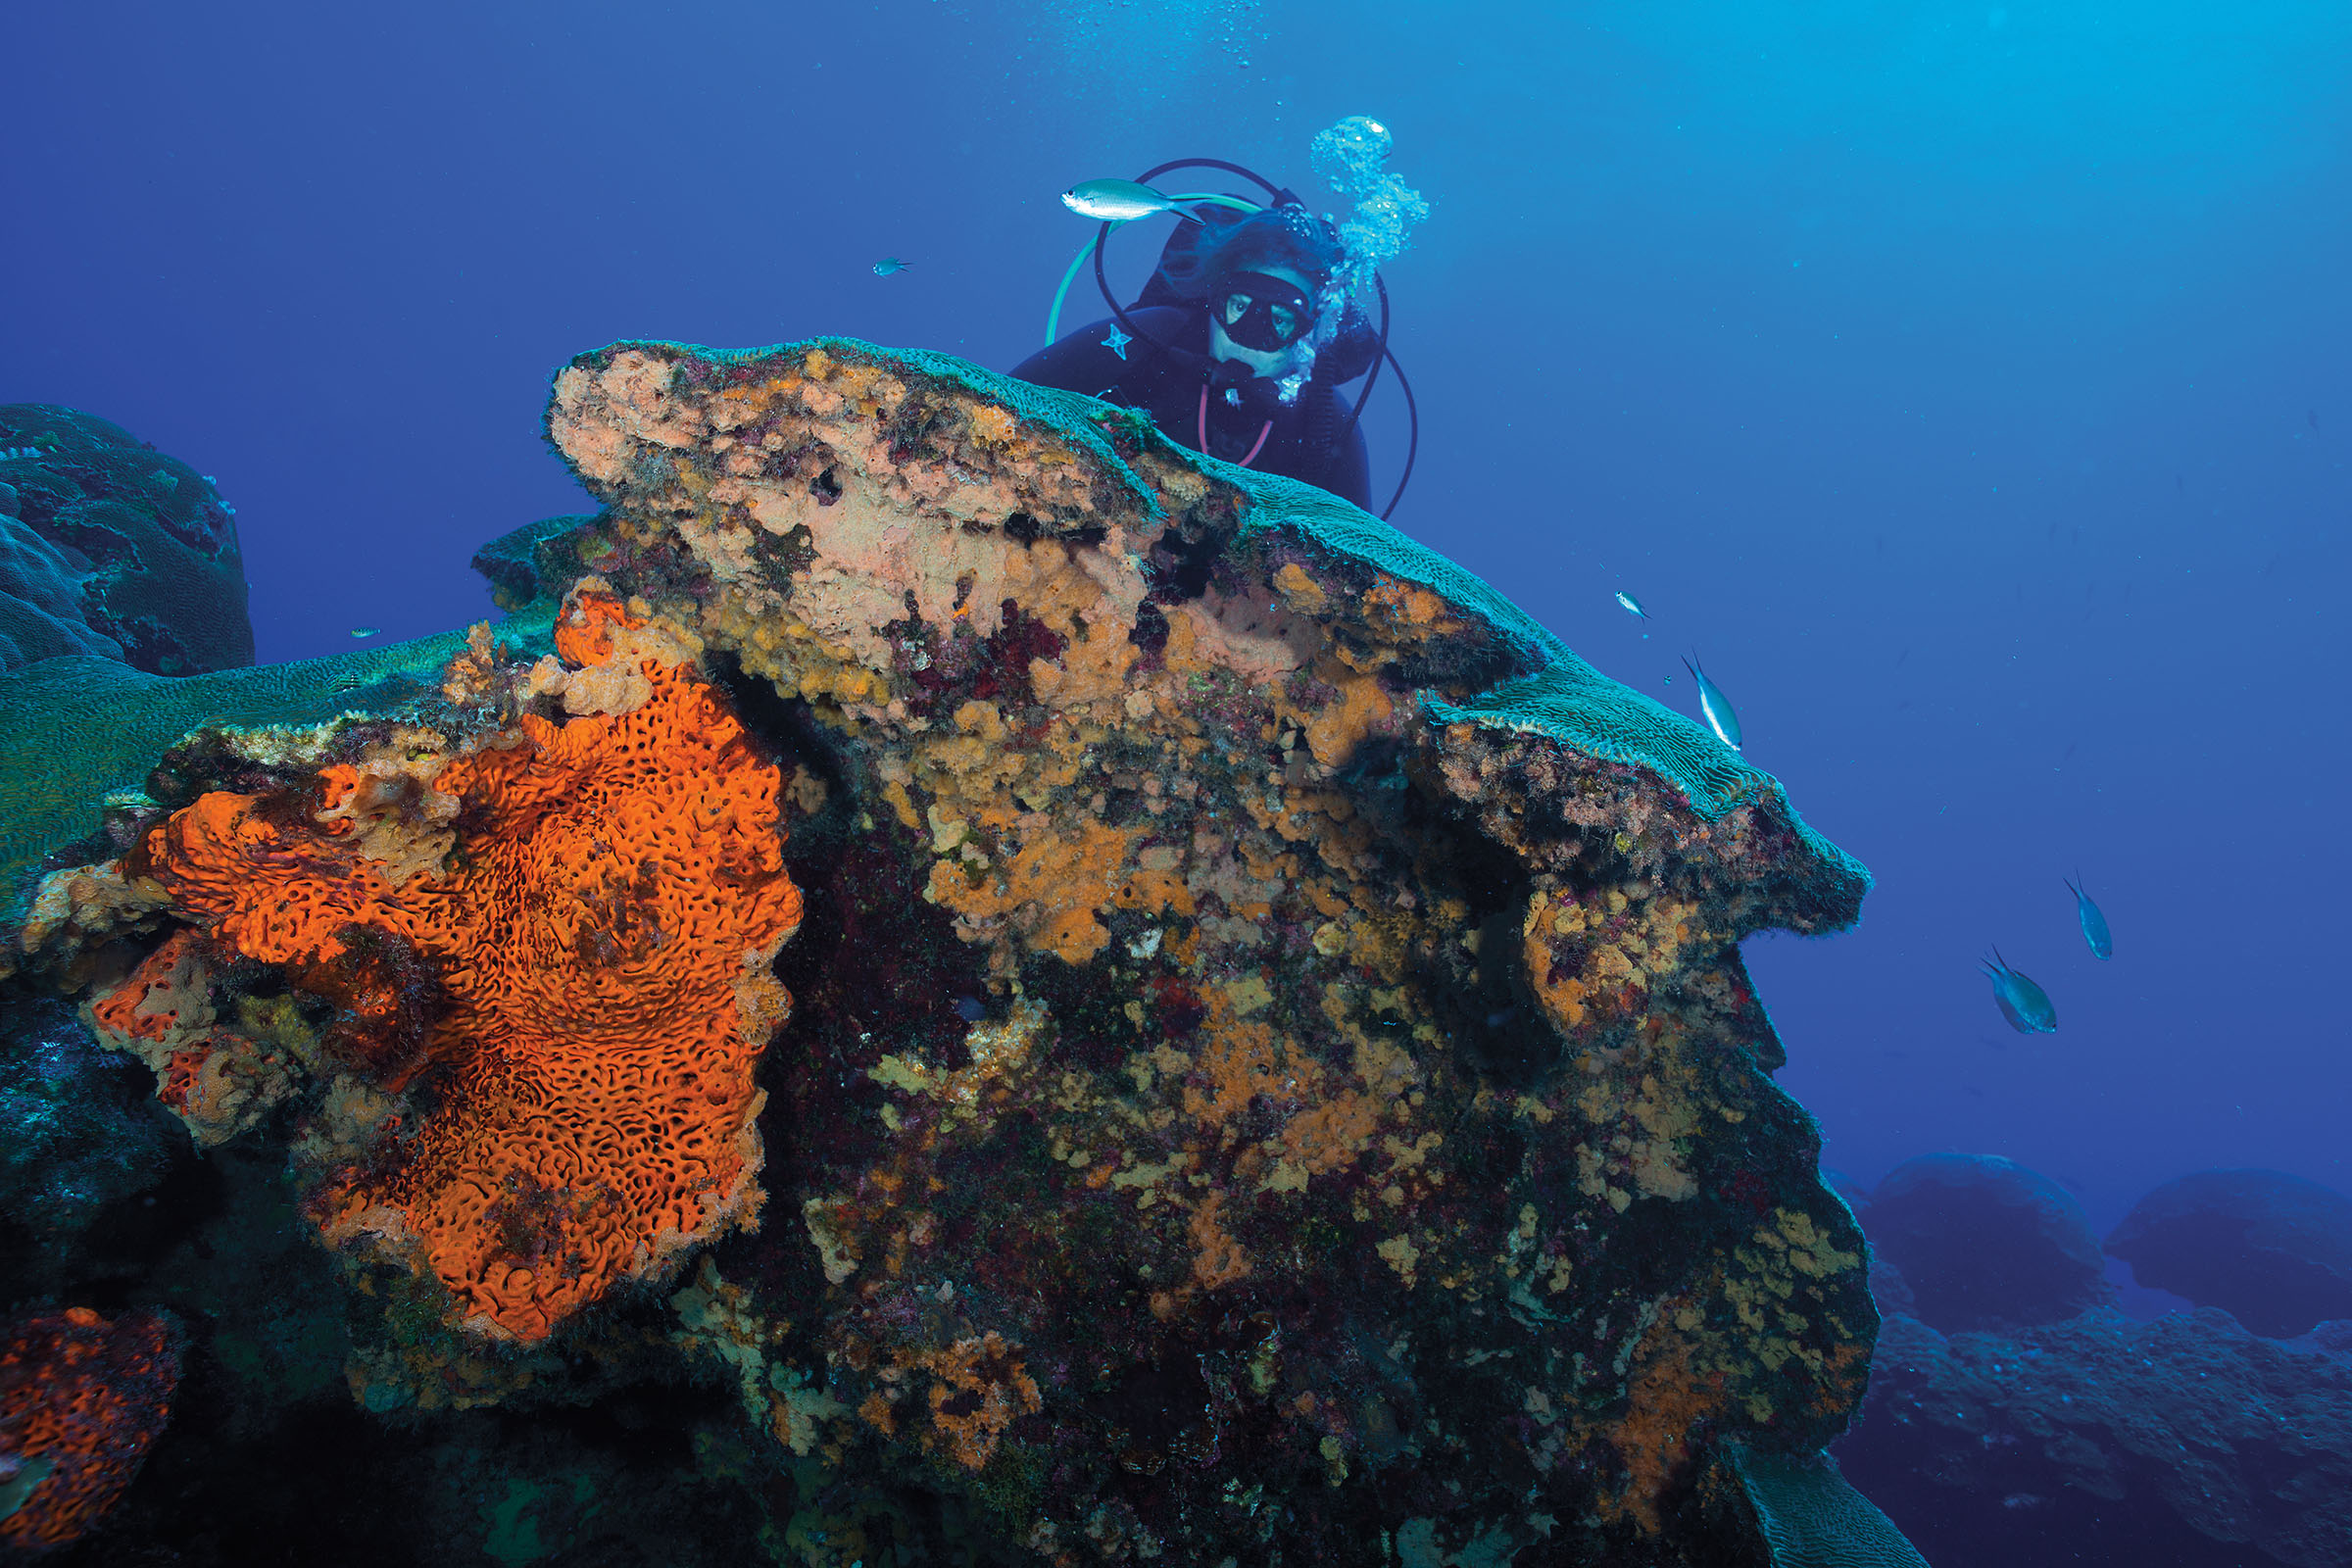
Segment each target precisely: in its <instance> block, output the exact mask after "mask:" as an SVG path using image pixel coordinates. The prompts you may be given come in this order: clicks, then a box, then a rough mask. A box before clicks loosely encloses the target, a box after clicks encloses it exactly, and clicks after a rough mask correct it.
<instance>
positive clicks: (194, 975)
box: [89, 930, 292, 1148]
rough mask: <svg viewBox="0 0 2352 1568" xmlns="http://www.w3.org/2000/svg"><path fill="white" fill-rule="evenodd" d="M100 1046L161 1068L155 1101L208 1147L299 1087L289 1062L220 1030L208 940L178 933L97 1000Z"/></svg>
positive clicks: (94, 1016) (93, 1012)
mask: <svg viewBox="0 0 2352 1568" xmlns="http://www.w3.org/2000/svg"><path fill="white" fill-rule="evenodd" d="M89 1022H90V1026H91V1029H92V1032H93V1033H94V1034H95V1035H96V1037H97V1039H98V1042H99V1044H101V1045H103V1046H106V1047H108V1048H109V1049H111V1050H115V1051H123V1052H127V1053H129V1054H132V1055H135V1056H137V1057H138V1058H139V1059H140V1060H142V1061H144V1062H146V1063H147V1065H148V1066H150V1067H152V1068H153V1069H154V1070H155V1080H156V1089H155V1095H156V1098H157V1099H158V1100H160V1101H162V1102H163V1103H164V1104H165V1105H166V1106H167V1107H169V1108H170V1109H171V1111H172V1114H173V1115H175V1116H177V1117H178V1118H179V1119H180V1120H181V1121H182V1122H183V1123H185V1124H186V1125H187V1129H188V1132H189V1133H190V1135H192V1136H193V1137H194V1138H195V1140H196V1142H197V1143H198V1144H200V1145H202V1146H204V1147H207V1148H210V1147H211V1146H213V1145H215V1144H219V1143H222V1142H224V1141H226V1140H227V1139H229V1138H231V1137H233V1136H235V1135H236V1134H237V1133H239V1132H242V1131H243V1130H244V1129H245V1128H246V1127H247V1126H249V1125H251V1124H252V1123H253V1122H254V1121H256V1120H258V1119H259V1118H260V1117H261V1116H262V1115H263V1114H265V1113H266V1112H268V1110H269V1109H270V1107H271V1106H272V1105H274V1104H276V1103H278V1102H279V1101H281V1100H283V1099H284V1098H285V1097H286V1095H287V1093H288V1092H289V1091H290V1090H291V1088H292V1076H291V1074H290V1072H289V1071H288V1069H287V1065H286V1062H285V1060H284V1058H283V1057H282V1056H281V1055H280V1054H277V1053H275V1052H270V1051H267V1050H265V1049H263V1048H262V1047H261V1046H260V1045H257V1044H256V1043H255V1042H253V1041H251V1040H248V1039H246V1038H245V1037H244V1036H243V1035H240V1034H238V1033H236V1032H235V1031H233V1030H229V1029H223V1028H220V1027H218V1026H217V1020H216V1018H215V1014H214V1009H213V1004H212V970H211V968H210V966H209V965H208V964H207V963H206V961H205V954H204V945H203V939H202V938H200V937H199V936H197V934H196V933H195V932H193V931H184V930H183V931H178V932H175V933H173V934H172V937H171V938H170V939H169V940H168V941H166V942H165V943H164V945H163V946H162V947H160V948H157V949H156V950H155V951H154V952H153V953H151V954H149V955H148V956H147V957H146V960H145V961H144V962H142V963H141V964H140V965H139V966H138V967H137V968H136V969H134V970H132V971H131V973H130V976H129V978H128V979H126V980H124V981H123V983H122V984H121V985H119V986H117V987H115V989H114V990H112V991H110V992H108V993H106V994H105V995H104V996H102V997H100V998H98V999H97V1000H96V1001H95V1002H93V1003H92V1004H91V1005H90V1008H89Z"/></svg>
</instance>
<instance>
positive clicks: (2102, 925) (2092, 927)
mask: <svg viewBox="0 0 2352 1568" xmlns="http://www.w3.org/2000/svg"><path fill="white" fill-rule="evenodd" d="M2066 886H2067V890H2068V891H2069V892H2071V893H2073V894H2074V896H2075V918H2076V919H2078V920H2080V921H2082V940H2083V941H2084V942H2087V943H2089V944H2090V956H2092V957H2094V958H2112V957H2114V956H2115V938H2114V937H2112V936H2110V935H2109V934H2108V931H2107V916H2105V915H2104V914H2101V913H2100V912H2099V907H2098V906H2097V905H2095V904H2093V903H2091V902H2090V895H2089V894H2087V893H2085V892H2083V891H2082V872H2080V871H2077V872H2076V873H2075V875H2074V879H2073V880H2072V881H2070V882H2068V883H2067V885H2066Z"/></svg>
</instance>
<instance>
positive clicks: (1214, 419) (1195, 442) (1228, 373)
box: [1012, 305, 1372, 511]
mask: <svg viewBox="0 0 2352 1568" xmlns="http://www.w3.org/2000/svg"><path fill="white" fill-rule="evenodd" d="M1127 319H1129V320H1130V321H1132V322H1134V323H1135V325H1136V326H1137V327H1138V328H1139V329H1140V331H1139V333H1138V335H1136V336H1135V338H1134V340H1133V341H1131V342H1129V343H1128V344H1127V345H1126V347H1127V357H1126V358H1125V359H1124V360H1122V359H1120V358H1119V356H1118V354H1117V353H1116V352H1115V351H1113V350H1112V349H1110V348H1107V347H1105V346H1104V341H1103V340H1104V339H1106V338H1108V337H1109V336H1110V334H1111V330H1112V328H1114V327H1116V326H1118V323H1117V322H1116V321H1109V320H1104V321H1097V322H1095V323H1093V324H1092V325H1090V326H1083V327H1080V328H1079V329H1078V330H1077V331H1075V332H1072V333H1070V334H1069V335H1068V336H1067V337H1064V338H1062V339H1061V340H1060V341H1059V342H1056V343H1054V344H1053V345H1052V346H1051V347H1048V348H1044V349H1040V350H1039V351H1038V352H1037V353H1035V354H1032V355H1030V356H1029V358H1027V359H1025V360H1023V361H1022V362H1021V363H1020V364H1018V365H1016V366H1014V367H1013V368H1012V373H1013V374H1014V375H1016V376H1018V377H1020V378H1021V379H1022V380H1024V381H1033V382H1035V383H1036V384H1037V385H1039V386H1052V387H1059V388H1061V389H1062V390H1063V391H1065V392H1083V393H1086V394H1087V395H1088V396H1090V397H1098V398H1101V399H1103V401H1104V402H1106V403H1116V404H1120V405H1122V406H1124V407H1126V408H1131V409H1140V410H1142V411H1143V412H1145V413H1147V414H1149V415H1151V416H1152V422H1153V423H1154V424H1156V425H1158V426H1159V428H1160V429H1161V430H1162V431H1163V432H1164V433H1165V434H1166V435H1167V436H1168V438H1169V439H1170V440H1172V441H1174V442H1176V443H1177V444H1178V445H1180V446H1185V447H1191V448H1195V449H1198V448H1199V447H1200V446H1201V388H1202V386H1204V385H1205V386H1207V387H1208V389H1209V391H1208V413H1207V423H1208V452H1209V455H1210V456H1211V457H1217V458H1223V459H1224V460H1226V461H1227V462H1228V463H1239V462H1241V461H1242V459H1243V458H1245V457H1248V456H1249V454H1250V448H1251V447H1252V446H1253V445H1256V444H1257V441H1258V437H1259V435H1260V434H1261V433H1262V434H1263V435H1264V437H1265V444H1264V446H1263V447H1262V448H1260V449H1259V451H1258V453H1257V456H1256V457H1254V458H1252V459H1250V467H1252V468H1259V469H1263V470H1265V471H1266V472H1268V473H1287V474H1289V475H1290V476H1291V477H1292V478H1294V479H1304V480H1305V481H1306V482H1307V483H1308V484H1311V485H1319V486H1321V487H1322V488H1323V489H1325V490H1328V491H1330V492H1331V493H1332V494H1333V495H1335V496H1339V497H1341V498H1342V499H1343V500H1347V501H1352V502H1354V503H1355V504H1356V505H1357V506H1359V507H1362V508H1365V509H1366V510H1367V511H1368V510H1370V508H1371V505H1372V496H1371V483H1372V481H1371V473H1370V466H1369V464H1368V463H1367V461H1366V459H1365V455H1364V435H1363V431H1362V430H1361V429H1360V428H1354V427H1351V426H1350V424H1349V422H1348V415H1349V414H1350V413H1351V412H1353V404H1352V403H1351V402H1350V401H1349V400H1348V399H1346V398H1343V397H1341V396H1340V395H1339V394H1338V393H1337V392H1336V391H1335V390H1333V388H1332V387H1330V386H1328V385H1326V384H1325V383H1324V382H1322V381H1320V380H1310V381H1308V382H1307V383H1306V385H1304V386H1303V387H1300V388H1299V397H1298V400H1297V401H1296V402H1294V403H1291V404H1288V405H1285V404H1284V403H1282V402H1281V401H1280V400H1279V399H1278V398H1277V397H1276V396H1275V394H1274V386H1273V383H1272V382H1270V381H1267V380H1265V379H1263V378H1261V377H1258V376H1255V375H1250V374H1248V371H1249V367H1248V366H1246V365H1240V364H1235V363H1230V362H1222V363H1221V362H1218V361H1216V360H1212V359H1211V358H1209V354H1208V316H1207V313H1206V312H1204V311H1201V310H1200V309H1198V308H1197V307H1190V306H1180V305H1156V306H1145V307H1142V308H1140V309H1132V310H1130V311H1128V313H1127ZM1143 333H1149V334H1150V335H1151V337H1152V338H1155V339H1157V340H1158V341H1159V342H1161V343H1164V344H1166V345H1168V351H1167V352H1162V351H1161V350H1159V349H1157V348H1154V347H1153V346H1152V343H1151V342H1150V341H1148V340H1147V339H1146V338H1145V337H1144V336H1143V335H1142V334H1143ZM1351 357H1356V356H1351ZM1356 358H1360V357H1356ZM1228 390H1230V391H1231V392H1232V393H1233V395H1234V397H1235V398H1236V399H1238V402H1229V401H1228V400H1227V392H1228Z"/></svg>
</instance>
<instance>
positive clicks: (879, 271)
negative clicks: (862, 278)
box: [874, 256, 914, 277]
mask: <svg viewBox="0 0 2352 1568" xmlns="http://www.w3.org/2000/svg"><path fill="white" fill-rule="evenodd" d="M913 265H914V264H913V263H912V262H902V261H900V260H899V259H898V258H897V257H896V256H885V257H883V258H882V259H881V260H880V261H878V262H876V263H875V264H874V275H875V276H876V277H888V276H890V274H891V273H893V272H904V271H905V270H907V269H908V268H909V267H912V266H913Z"/></svg>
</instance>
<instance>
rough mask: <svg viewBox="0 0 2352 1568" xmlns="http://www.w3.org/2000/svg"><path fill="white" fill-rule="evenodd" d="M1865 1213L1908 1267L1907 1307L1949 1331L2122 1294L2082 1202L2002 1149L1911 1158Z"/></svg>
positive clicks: (2007, 1322) (2053, 1314)
mask: <svg viewBox="0 0 2352 1568" xmlns="http://www.w3.org/2000/svg"><path fill="white" fill-rule="evenodd" d="M1861 1217H1862V1229H1863V1232H1864V1234H1866V1235H1867V1236H1869V1238H1870V1243H1871V1246H1872V1247H1873V1248H1874V1249H1876V1250H1877V1251H1878V1252H1879V1253H1880V1254H1881V1255H1883V1256H1885V1257H1886V1258H1887V1261H1889V1262H1891V1263H1892V1264H1893V1265H1894V1266H1895V1267H1896V1268H1897V1269H1899V1270H1900V1271H1901V1274H1902V1286H1903V1288H1904V1289H1905V1290H1906V1291H1907V1293H1908V1294H1907V1299H1906V1302H1905V1307H1904V1309H1905V1310H1906V1311H1908V1312H1909V1313H1910V1314H1911V1315H1912V1316H1914V1317H1917V1318H1918V1319H1920V1320H1921V1321H1922V1322H1924V1323H1927V1324H1929V1325H1930V1326H1932V1327H1935V1328H1937V1329H1940V1330H1942V1331H1943V1332H1944V1333H1946V1334H1957V1333H1962V1332H1965V1331H1969V1330H1976V1329H2000V1328H2022V1327H2025V1326H2027V1325H2029V1324H2034V1323H2057V1322H2062V1321H2064V1320H2065V1319H2067V1318H2070V1317H2073V1316H2074V1315H2075V1314H2076V1313H2078V1312H2082V1311H2084V1310H2087V1309H2088V1308H2090V1307H2093V1306H2102V1305H2105V1304H2107V1303H2108V1302H2110V1301H2112V1300H2113V1299H2114V1297H2115V1292H2114V1289H2113V1288H2112V1287H2111V1286H2109V1285H2108V1283H2107V1277H2106V1259H2105V1258H2104V1257H2103V1256H2102V1255H2101V1254H2100V1252H2099V1243H2098V1238H2097V1237H2096V1236H2095V1235H2093V1234H2092V1232H2091V1229H2090V1221H2089V1220H2088V1219H2087V1218H2085V1217H2084V1215H2083V1213H2082V1205H2081V1204H2080V1203H2078V1202H2076V1201H2075V1200H2074V1198H2073V1196H2072V1195H2070V1194H2069V1193H2068V1192H2067V1191H2066V1189H2065V1188H2063V1187H2061V1186H2059V1185H2058V1184H2057V1183H2056V1182H2054V1181H2052V1180H2050V1179H2049V1178H2048V1177H2047V1176H2044V1175H2042V1174H2041V1173H2040V1172H2038V1171H2033V1170H2028V1169H2027V1168H2026V1167H2025V1166H2023V1165H2020V1164H2018V1163H2017V1162H2016V1161H2014V1160H2008V1159H2003V1158H2001V1157H2000V1156H1999V1155H1997V1154H1922V1155H1920V1156H1919V1157H1918V1158H1916V1159H1908V1160H1905V1161H1904V1162H1903V1163H1902V1164H1900V1165H1897V1166H1896V1167H1895V1168H1894V1169H1893V1170H1892V1171H1890V1172H1889V1173H1888V1174H1887V1179H1886V1180H1885V1181H1883V1182H1881V1183H1880V1184H1879V1186H1878V1190H1877V1191H1876V1192H1875V1193H1873V1194H1872V1195H1871V1197H1870V1200H1869V1202H1868V1203H1867V1204H1866V1205H1864V1206H1863V1207H1862V1209H1861Z"/></svg>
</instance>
